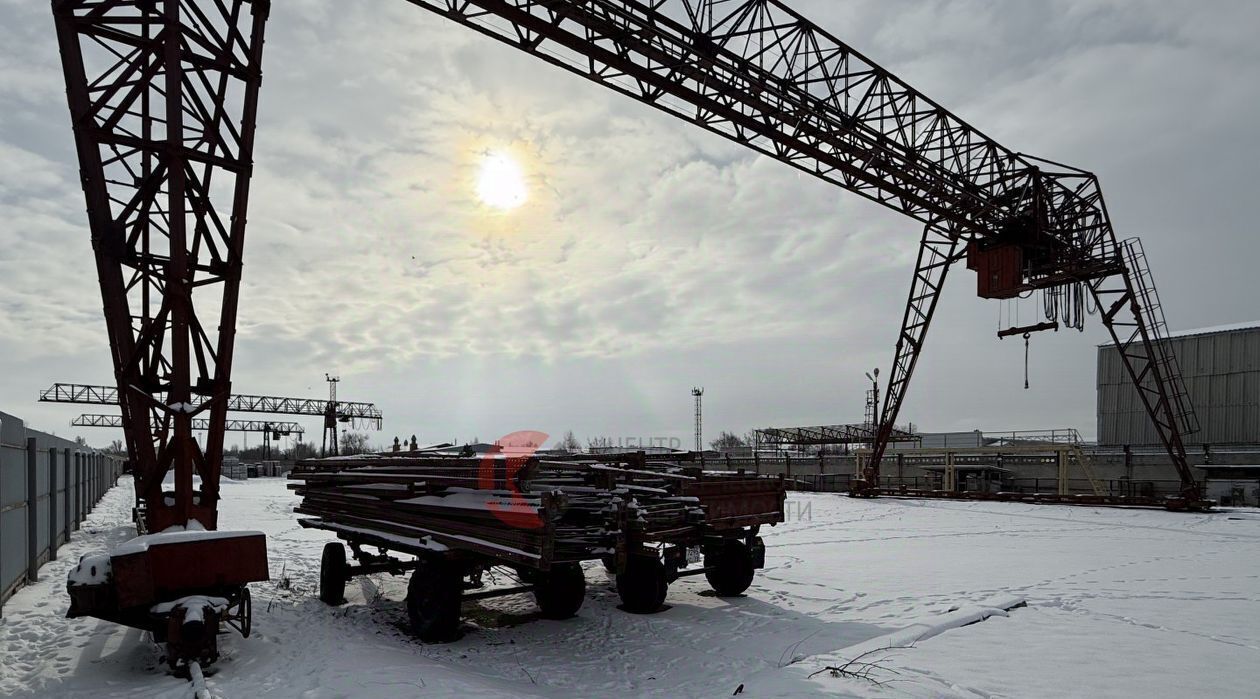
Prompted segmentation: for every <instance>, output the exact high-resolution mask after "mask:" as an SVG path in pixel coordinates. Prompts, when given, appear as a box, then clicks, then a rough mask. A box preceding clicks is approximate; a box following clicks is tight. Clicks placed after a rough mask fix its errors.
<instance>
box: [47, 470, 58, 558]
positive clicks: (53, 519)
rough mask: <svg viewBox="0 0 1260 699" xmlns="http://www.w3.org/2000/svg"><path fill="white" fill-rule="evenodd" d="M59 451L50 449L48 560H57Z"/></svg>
mask: <svg viewBox="0 0 1260 699" xmlns="http://www.w3.org/2000/svg"><path fill="white" fill-rule="evenodd" d="M57 543H58V542H57V450H56V449H54V448H53V447H49V448H48V560H50V561H55V560H57Z"/></svg>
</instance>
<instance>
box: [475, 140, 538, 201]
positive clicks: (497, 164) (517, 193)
mask: <svg viewBox="0 0 1260 699" xmlns="http://www.w3.org/2000/svg"><path fill="white" fill-rule="evenodd" d="M477 198H478V199H480V200H481V202H482V203H483V204H485V205H486V206H490V207H494V208H496V209H502V210H504V211H508V210H511V209H515V208H517V207H518V206H520V205H521V204H524V203H525V200H526V199H528V198H529V192H528V189H527V188H526V186H525V174H524V173H523V172H522V171H521V166H520V165H519V164H518V163H517V162H516V160H515V159H513V158H512V156H510V155H508V154H507V153H504V152H501V151H488V152H486V154H485V155H484V156H483V157H482V160H481V170H480V172H478V174H477Z"/></svg>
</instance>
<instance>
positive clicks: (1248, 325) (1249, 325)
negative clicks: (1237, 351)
mask: <svg viewBox="0 0 1260 699" xmlns="http://www.w3.org/2000/svg"><path fill="white" fill-rule="evenodd" d="M1242 330H1260V320H1249V321H1246V322H1242V323H1230V324H1227V325H1212V326H1208V327H1206V328H1191V329H1189V330H1172V331H1170V332H1169V333H1168V334H1167V338H1168V339H1170V340H1176V339H1180V338H1183V337H1194V336H1195V335H1219V334H1221V333H1229V332H1239V331H1242ZM1115 344H1116V343H1114V342H1104V343H1102V344H1100V345H1098V346H1099V347H1113V346H1115Z"/></svg>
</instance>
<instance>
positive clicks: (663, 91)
mask: <svg viewBox="0 0 1260 699" xmlns="http://www.w3.org/2000/svg"><path fill="white" fill-rule="evenodd" d="M407 1H408V2H411V3H412V4H414V5H418V6H420V7H423V8H425V9H428V10H431V11H433V12H435V13H437V14H440V15H442V16H443V17H446V18H448V19H451V20H454V21H456V22H459V23H461V24H464V25H466V26H468V27H471V28H473V29H475V30H477V31H479V32H481V33H483V34H486V35H488V36H491V37H493V38H495V39H497V40H499V41H502V42H504V43H507V44H509V45H512V46H514V47H516V48H518V49H520V50H523V51H526V52H528V53H531V54H533V55H535V56H537V57H538V58H540V59H542V60H544V61H547V62H549V63H552V64H554V65H557V66H560V67H562V68H564V69H566V70H568V71H570V72H573V73H576V74H578V75H581V76H582V77H584V78H587V79H589V80H592V81H594V82H597V83H600V84H602V85H604V86H606V87H609V88H611V89H613V90H616V91H618V92H621V93H623V94H626V95H628V96H630V97H632V98H634V99H636V100H638V101H640V102H644V103H647V104H649V105H652V106H654V107H656V108H658V109H661V110H663V111H665V112H668V113H670V114H673V115H674V116H677V117H680V118H682V119H685V120H687V121H690V122H692V123H694V124H696V125H698V126H700V127H702V128H704V129H707V130H709V131H712V132H714V133H717V134H720V135H722V136H724V137H726V138H728V139H731V140H733V141H735V142H737V143H740V144H742V145H745V146H747V147H749V148H752V149H753V150H756V151H759V152H761V153H764V154H766V155H769V156H771V157H773V158H775V159H777V160H780V161H783V162H785V163H788V164H790V165H792V166H794V167H796V168H799V169H801V170H804V171H805V172H808V173H810V174H812V175H815V176H817V177H820V178H822V179H824V180H827V181H829V182H832V183H834V184H838V185H840V186H842V187H844V188H846V189H849V190H851V191H853V192H855V193H857V194H859V195H861V196H863V197H866V198H867V199H871V200H873V201H876V202H878V203H880V204H883V205H884V206H887V207H889V208H891V209H894V210H896V211H899V212H901V213H903V214H906V215H908V216H911V217H913V218H915V219H917V220H919V221H921V222H923V223H924V224H927V225H931V226H933V227H937V228H940V229H942V230H943V231H945V232H947V233H950V234H952V235H954V236H955V237H964V236H965V237H967V238H984V237H987V236H993V235H996V234H998V233H1000V232H1001V231H1002V230H1003V229H1004V228H1006V227H1009V226H1010V223H1011V222H1012V221H1013V220H1017V219H1019V218H1020V217H1031V218H1032V219H1033V220H1034V222H1035V224H1036V227H1037V233H1038V234H1040V235H1042V236H1044V237H1045V240H1046V243H1047V244H1050V245H1054V246H1056V247H1058V248H1066V249H1068V250H1074V254H1073V253H1068V254H1069V256H1075V257H1077V258H1080V259H1085V258H1088V257H1091V256H1105V253H1106V250H1105V245H1104V244H1105V240H1106V238H1107V235H1108V233H1109V232H1110V223H1109V222H1108V220H1107V216H1106V210H1105V208H1104V207H1103V205H1102V197H1101V193H1100V190H1099V189H1098V184H1097V180H1096V178H1095V177H1094V176H1093V175H1091V174H1090V173H1087V172H1082V171H1079V170H1075V169H1073V168H1068V167H1065V166H1058V165H1056V164H1053V163H1049V162H1047V161H1041V160H1038V159H1035V158H1031V157H1029V156H1025V155H1023V154H1020V153H1016V152H1013V151H1011V150H1009V149H1007V148H1004V147H1003V146H1001V145H1000V144H998V143H997V142H996V141H994V140H993V139H991V138H989V137H987V136H986V135H984V134H983V133H982V132H980V131H979V130H977V129H975V128H974V127H972V126H970V125H969V124H968V123H966V122H965V121H963V120H962V119H961V118H959V117H957V116H955V115H954V114H952V113H950V112H949V111H948V110H946V109H945V108H943V107H941V106H940V105H939V104H937V103H935V102H934V101H932V100H931V99H929V98H927V97H926V96H924V95H923V94H922V93H920V92H919V91H917V90H915V89H914V88H913V87H911V86H909V85H908V84H906V83H905V82H904V81H902V80H901V79H899V78H898V77H896V76H895V75H893V74H892V73H890V72H889V71H888V70H886V69H884V68H882V67H880V66H879V65H878V64H876V63H874V62H873V61H871V60H869V59H867V58H866V57H865V56H863V55H862V54H861V53H859V52H858V51H856V50H855V49H853V48H852V47H850V46H848V45H847V44H845V43H844V42H842V41H840V40H839V39H837V38H835V37H834V36H832V35H831V34H829V33H827V32H826V31H824V30H823V29H821V28H820V27H818V26H817V25H815V24H813V23H812V22H810V21H809V20H807V19H805V18H804V17H802V16H801V15H800V14H798V13H796V12H795V11H794V10H792V9H790V8H789V7H787V6H786V5H785V4H784V3H783V2H780V1H779V0H726V1H724V2H713V1H712V0H656V1H654V2H641V1H635V0H567V1H558V0H407ZM1062 272H1063V270H1054V269H1049V270H1046V271H1045V274H1047V275H1051V274H1060V275H1061V274H1062ZM1072 274H1075V271H1073V272H1072Z"/></svg>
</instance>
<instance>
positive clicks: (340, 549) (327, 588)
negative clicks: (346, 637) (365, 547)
mask: <svg viewBox="0 0 1260 699" xmlns="http://www.w3.org/2000/svg"><path fill="white" fill-rule="evenodd" d="M349 571H350V566H348V565H346V547H345V546H342V545H341V542H337V541H330V542H328V543H327V544H324V553H323V555H322V556H320V559H319V599H320V600H321V601H323V603H324V604H327V605H331V606H334V607H335V606H337V605H339V604H341V603H342V602H345V601H346V581H347V580H349V579H350V575H349Z"/></svg>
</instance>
